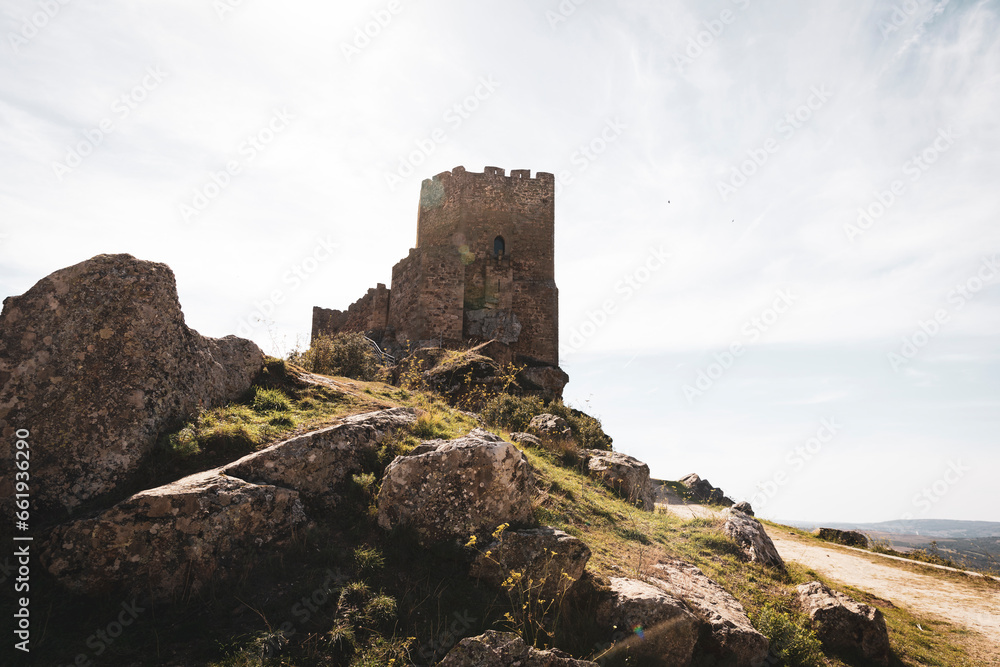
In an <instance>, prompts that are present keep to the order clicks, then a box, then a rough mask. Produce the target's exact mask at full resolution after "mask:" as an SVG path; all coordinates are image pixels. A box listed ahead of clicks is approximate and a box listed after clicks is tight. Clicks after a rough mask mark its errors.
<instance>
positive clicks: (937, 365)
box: [0, 0, 1000, 521]
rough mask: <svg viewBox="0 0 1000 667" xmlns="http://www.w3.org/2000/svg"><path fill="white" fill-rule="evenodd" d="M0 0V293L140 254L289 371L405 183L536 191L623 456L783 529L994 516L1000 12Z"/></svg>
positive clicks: (394, 224)
mask: <svg viewBox="0 0 1000 667" xmlns="http://www.w3.org/2000/svg"><path fill="white" fill-rule="evenodd" d="M0 14H2V16H0V20H2V24H0V35H2V36H3V44H2V45H0V123H2V132H0V210H2V214H0V267H2V270H0V295H12V294H20V293H23V292H24V291H26V290H27V289H29V288H30V287H31V285H33V284H34V283H35V282H36V281H37V280H39V279H40V278H42V277H43V276H45V275H47V274H48V273H50V272H52V271H54V270H56V269H59V268H62V267H65V266H68V265H71V264H74V263H76V262H79V261H82V260H84V259H87V258H89V257H91V256H93V255H96V254H100V253H118V252H126V253H130V254H132V255H135V256H136V257H139V258H142V259H148V260H154V261H159V262H165V263H167V264H169V265H170V267H171V268H172V269H173V270H174V273H175V274H176V276H177V283H178V288H179V291H180V300H181V305H182V307H183V308H184V312H185V315H186V319H187V322H188V324H189V325H190V326H192V327H193V328H195V329H197V330H198V331H199V332H201V333H203V334H206V335H210V336H223V335H226V334H229V333H240V334H242V335H246V336H248V337H250V338H253V339H254V340H255V341H257V343H258V344H260V345H261V346H262V347H263V348H264V349H265V350H266V351H268V352H271V353H279V354H280V353H283V352H287V351H288V350H289V349H290V348H292V347H293V346H294V345H295V344H296V341H299V342H301V343H305V342H306V340H307V338H308V332H309V324H310V317H311V309H312V306H314V305H321V306H324V307H329V308H345V307H346V306H347V305H348V304H350V303H351V302H352V301H354V300H355V299H357V298H358V297H360V296H361V295H362V294H363V293H364V292H365V290H367V289H368V288H369V287H373V286H374V285H375V284H376V283H377V282H383V283H389V282H390V279H391V268H392V265H393V264H394V263H395V262H396V261H398V260H399V259H401V258H402V257H404V256H405V255H406V253H407V251H408V249H409V248H410V246H411V245H412V244H413V241H414V238H415V234H416V212H417V202H418V195H419V190H420V182H421V180H422V179H424V178H428V177H430V176H432V175H434V174H436V173H438V172H441V171H446V170H449V169H451V168H453V167H455V166H458V165H464V166H465V167H466V168H467V169H468V170H470V171H478V172H481V171H483V168H484V167H485V166H498V167H503V168H505V169H507V170H511V169H531V170H532V172H533V173H534V172H536V171H548V172H552V173H555V174H557V176H558V181H559V191H558V194H557V198H556V278H557V283H558V285H559V288H560V318H561V321H560V336H561V339H562V344H563V352H562V362H563V366H564V368H565V369H566V371H567V372H568V373H569V374H570V377H571V380H570V384H569V385H568V386H567V388H566V399H567V401H568V402H569V403H571V404H575V405H577V406H579V407H581V408H584V409H586V410H588V411H590V412H592V413H594V414H596V415H599V416H600V417H601V418H602V419H603V420H604V424H605V427H606V430H607V431H608V432H609V433H610V434H611V435H612V437H613V438H614V439H615V446H616V448H617V449H619V450H621V451H624V452H626V453H629V454H632V455H634V456H636V457H639V458H640V459H642V460H644V461H646V462H648V463H649V465H650V467H651V469H652V471H653V474H654V475H655V476H657V477H661V478H667V479H676V478H678V477H680V476H682V475H685V474H687V473H689V472H698V473H699V474H701V475H702V476H703V477H706V478H708V479H709V480H710V481H711V482H712V483H714V484H716V485H717V486H721V487H722V488H723V489H724V490H725V491H727V493H729V494H730V495H731V496H733V497H734V498H737V499H741V498H747V499H753V501H754V504H755V506H756V507H757V508H758V513H759V514H761V515H764V516H767V517H771V518H777V519H788V520H792V519H797V520H808V521H880V520H890V519H899V518H901V517H904V516H912V517H913V518H950V519H978V520H1000V511H998V510H997V507H998V506H1000V502H998V501H1000V490H998V485H997V484H996V473H997V471H998V470H1000V453H998V448H997V438H998V435H997V434H998V426H1000V342H998V333H1000V311H998V307H997V306H998V304H1000V288H998V285H1000V265H998V264H997V262H998V260H1000V226H998V220H997V213H998V211H1000V187H997V185H996V182H997V180H998V177H1000V162H998V159H997V158H998V155H1000V132H998V127H1000V126H998V123H997V120H996V119H997V117H998V112H997V110H998V109H1000V42H998V36H1000V20H998V14H1000V6H998V3H997V2H995V1H994V2H986V1H982V2H958V1H951V2H949V1H948V0H943V1H941V2H928V1H926V0H920V1H917V0H910V1H903V0H900V1H898V2H896V3H895V4H893V3H890V2H861V1H854V2H842V3H823V4H820V3H805V2H793V1H791V0H787V1H784V2H773V1H772V2H769V3H764V2H759V1H756V0H714V1H705V0H702V1H700V2H695V1H694V0H686V1H677V2H670V1H666V2H665V1H663V0H656V1H653V0H646V1H638V0H636V1H630V2H614V1H611V0H561V2H560V1H559V0H540V1H539V0H536V1H533V2H527V1H523V0H522V1H518V0H508V1H507V2H502V3H500V2H475V3H473V2H463V3H460V2H457V1H454V0H453V1H451V2H446V1H435V0H420V2H412V1H408V0H393V1H392V2H388V1H378V2H363V3H351V4H350V5H347V3H329V2H325V3H321V2H310V1H305V0H301V1H292V2H282V3H275V2H271V3H268V2H265V1H264V0H200V1H198V2H194V1H182V0H176V1H174V2H164V3H139V4H137V3H125V2H115V1H110V2H101V3H96V2H90V1H86V0H45V1H29V0H8V1H7V2H5V3H4V4H3V7H2V12H0ZM272 302H274V303H272ZM261 315H263V318H262V317H261ZM262 319H263V320H266V322H263V321H262ZM921 323H922V324H921ZM904 339H905V340H906V341H907V343H906V344H904ZM731 349H735V350H736V352H738V353H739V354H736V355H732V352H730V350H731ZM730 355H731V356H730ZM824 420H825V421H824ZM811 439H812V440H811ZM925 490H926V492H925Z"/></svg>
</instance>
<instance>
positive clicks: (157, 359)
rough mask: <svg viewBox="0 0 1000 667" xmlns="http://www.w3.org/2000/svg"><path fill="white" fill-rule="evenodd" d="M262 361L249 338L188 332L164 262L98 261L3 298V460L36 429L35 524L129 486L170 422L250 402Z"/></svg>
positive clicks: (3, 488)
mask: <svg viewBox="0 0 1000 667" xmlns="http://www.w3.org/2000/svg"><path fill="white" fill-rule="evenodd" d="M263 363H264V356H263V354H262V353H261V351H260V349H259V348H258V347H257V346H256V345H254V344H253V343H252V342H250V341H248V340H244V339H242V338H236V337H234V336H227V337H226V338H221V339H213V338H206V337H204V336H202V335H200V334H198V333H197V332H196V331H193V330H192V329H189V328H188V327H187V325H186V324H185V323H184V315H183V314H182V313H181V307H180V303H179V302H178V300H177V287H176V284H175V282H174V274H173V272H171V270H170V268H169V267H168V266H166V265H165V264H157V263H154V262H145V261H141V260H137V259H135V258H134V257H132V256H130V255H98V256H97V257H94V258H92V259H89V260H87V261H85V262H81V263H80V264H76V265H75V266H71V267H69V268H66V269H61V270H59V271H56V272H55V273H53V274H51V275H49V276H47V277H45V278H43V279H41V280H40V281H38V282H37V283H36V284H35V285H34V287H32V288H31V289H30V290H28V291H27V292H25V293H24V294H22V295H21V296H13V297H8V298H7V299H5V300H4V305H3V312H2V313H0V432H2V435H3V437H2V438H0V461H3V462H4V464H5V466H7V467H12V465H13V459H12V457H13V452H12V444H11V443H13V442H14V437H13V435H14V433H15V431H16V430H18V429H28V430H29V431H30V432H31V437H30V441H31V444H32V448H31V478H32V500H33V502H34V503H35V504H36V507H35V510H36V511H35V513H34V515H33V517H32V518H33V519H42V518H45V517H48V516H51V517H54V518H58V517H65V516H66V515H67V514H69V513H70V512H71V511H72V510H73V509H74V508H76V507H77V506H78V505H79V504H80V503H81V502H83V501H85V500H88V499H91V498H94V497H98V496H101V495H103V494H106V493H108V492H111V491H114V490H115V489H116V488H118V487H119V486H120V485H122V484H123V483H124V482H126V481H128V480H129V478H130V477H131V476H132V474H133V473H134V472H135V471H136V469H137V468H138V466H139V465H140V463H141V462H142V460H143V459H144V457H145V456H146V455H147V454H148V453H149V452H150V451H151V450H152V448H153V446H154V444H155V442H156V438H157V435H158V434H159V433H160V432H161V431H162V430H164V429H165V428H167V427H168V426H169V425H171V424H174V423H177V422H178V421H180V420H184V419H187V418H189V417H190V416H192V415H193V414H195V413H196V412H197V411H198V410H199V409H201V408H210V407H213V406H217V405H221V404H224V403H227V402H229V401H232V400H235V399H237V398H239V397H240V396H241V395H242V394H243V393H244V392H246V391H247V389H248V388H249V387H250V383H251V381H252V380H253V378H254V377H255V376H256V375H257V373H259V372H260V370H261V369H262V368H263ZM12 480H13V476H11V475H4V476H3V477H2V479H0V498H3V499H5V500H6V499H9V498H12V497H13V492H12V489H11V481H12Z"/></svg>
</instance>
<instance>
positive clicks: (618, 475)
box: [586, 449, 656, 512]
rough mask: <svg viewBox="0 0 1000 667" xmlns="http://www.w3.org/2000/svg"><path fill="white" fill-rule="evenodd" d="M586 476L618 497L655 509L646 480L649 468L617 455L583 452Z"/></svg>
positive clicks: (653, 498) (648, 483) (602, 452)
mask: <svg viewBox="0 0 1000 667" xmlns="http://www.w3.org/2000/svg"><path fill="white" fill-rule="evenodd" d="M586 454H587V457H588V460H587V469H588V474H589V475H590V476H591V477H593V478H594V479H596V480H598V481H599V482H601V483H602V484H603V485H604V486H606V487H608V488H609V489H611V490H612V491H614V492H615V493H616V494H618V495H619V496H620V497H621V498H624V499H625V500H627V501H628V502H630V503H633V504H635V505H636V506H638V507H641V508H642V509H644V510H646V511H648V512H652V511H653V510H655V509H656V493H655V492H654V490H653V483H652V481H651V480H650V479H649V466H648V465H646V464H645V463H643V462H642V461H640V460H639V459H636V458H633V457H631V456H628V455H627V454H622V453H621V452H605V451H602V450H600V449H588V450H586Z"/></svg>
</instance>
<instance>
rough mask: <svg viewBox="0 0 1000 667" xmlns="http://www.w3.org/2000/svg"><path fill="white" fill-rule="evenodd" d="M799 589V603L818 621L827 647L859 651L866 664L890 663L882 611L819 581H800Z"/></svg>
mask: <svg viewBox="0 0 1000 667" xmlns="http://www.w3.org/2000/svg"><path fill="white" fill-rule="evenodd" d="M796 590H798V594H799V604H801V605H802V609H803V610H804V611H805V612H806V613H807V614H809V618H811V619H812V620H813V622H814V624H815V625H816V635H817V636H818V637H819V639H820V641H822V642H823V646H824V647H826V648H831V649H834V650H842V651H849V652H857V653H860V654H861V655H863V656H864V657H865V659H866V660H867V661H868V662H867V663H866V664H872V665H888V664H889V657H890V653H891V649H890V648H889V635H888V632H887V630H886V627H885V618H884V617H883V616H882V612H881V611H879V610H878V609H876V608H874V607H871V606H869V605H866V604H861V603H860V602H855V601H854V600H852V599H851V598H849V597H847V596H846V595H844V594H843V593H838V592H837V591H832V590H830V589H829V588H827V587H826V586H824V585H823V584H821V583H820V582H818V581H812V582H809V583H807V584H801V585H800V586H798V588H797V589H796Z"/></svg>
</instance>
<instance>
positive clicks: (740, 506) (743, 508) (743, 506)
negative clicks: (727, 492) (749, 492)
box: [733, 500, 753, 516]
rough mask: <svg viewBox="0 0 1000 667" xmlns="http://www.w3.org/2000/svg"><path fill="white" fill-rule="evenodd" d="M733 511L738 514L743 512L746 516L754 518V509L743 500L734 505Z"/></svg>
mask: <svg viewBox="0 0 1000 667" xmlns="http://www.w3.org/2000/svg"><path fill="white" fill-rule="evenodd" d="M733 509H734V510H736V511H737V512H743V513H744V514H746V515H749V516H753V507H751V506H750V503H748V502H747V501H745V500H741V501H740V502H738V503H736V504H735V505H733Z"/></svg>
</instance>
